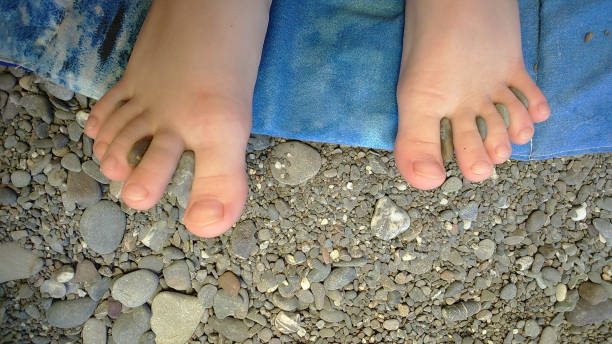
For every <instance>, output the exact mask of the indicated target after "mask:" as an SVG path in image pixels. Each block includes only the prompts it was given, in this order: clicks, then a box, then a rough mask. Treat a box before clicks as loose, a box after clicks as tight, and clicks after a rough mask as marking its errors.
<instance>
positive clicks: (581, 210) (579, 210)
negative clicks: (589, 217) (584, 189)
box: [572, 203, 586, 221]
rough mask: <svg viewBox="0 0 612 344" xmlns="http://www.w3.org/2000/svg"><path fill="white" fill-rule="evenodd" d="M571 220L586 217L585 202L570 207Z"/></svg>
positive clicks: (579, 219) (580, 219)
mask: <svg viewBox="0 0 612 344" xmlns="http://www.w3.org/2000/svg"><path fill="white" fill-rule="evenodd" d="M572 213H573V215H572V220H573V221H582V220H584V219H585V218H586V204H584V203H583V204H582V205H580V206H576V207H574V208H572Z"/></svg>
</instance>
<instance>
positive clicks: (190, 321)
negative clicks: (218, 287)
mask: <svg viewBox="0 0 612 344" xmlns="http://www.w3.org/2000/svg"><path fill="white" fill-rule="evenodd" d="M151 311H152V313H153V316H152V317H151V329H152V330H153V332H155V336H156V338H155V340H156V343H157V344H172V343H186V342H187V341H188V340H189V338H191V336H192V335H193V332H194V331H195V330H196V327H197V326H198V324H199V323H200V319H202V315H203V313H204V307H203V306H202V304H201V303H200V301H198V298H197V297H195V296H188V295H183V294H179V293H172V292H161V293H159V294H157V295H156V296H155V298H154V299H153V302H152V303H151ZM234 320H235V319H234ZM236 321H239V320H236ZM240 322H241V321H240ZM245 327H246V326H245ZM230 339H232V338H230ZM244 339H246V338H244ZM244 339H243V340H244Z"/></svg>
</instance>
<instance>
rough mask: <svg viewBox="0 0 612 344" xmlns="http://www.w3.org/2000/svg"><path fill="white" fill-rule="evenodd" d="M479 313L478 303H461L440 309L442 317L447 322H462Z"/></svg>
mask: <svg viewBox="0 0 612 344" xmlns="http://www.w3.org/2000/svg"><path fill="white" fill-rule="evenodd" d="M479 311H480V303H478V302H476V301H463V302H459V303H455V304H453V305H451V306H446V307H443V308H442V317H443V318H444V319H445V320H446V321H448V322H457V321H463V320H465V319H467V318H469V317H471V316H473V315H474V314H476V313H478V312H479Z"/></svg>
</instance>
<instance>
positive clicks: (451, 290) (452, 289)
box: [444, 281, 463, 297]
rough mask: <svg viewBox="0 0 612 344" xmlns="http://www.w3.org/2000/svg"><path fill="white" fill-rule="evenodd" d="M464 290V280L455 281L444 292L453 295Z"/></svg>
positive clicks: (449, 295)
mask: <svg viewBox="0 0 612 344" xmlns="http://www.w3.org/2000/svg"><path fill="white" fill-rule="evenodd" d="M462 290H463V282H461V281H454V282H452V283H451V284H450V285H449V286H448V287H447V288H446V291H445V292H444V296H445V297H453V296H455V295H457V294H459V293H460V292H461V291H462Z"/></svg>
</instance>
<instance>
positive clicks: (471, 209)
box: [459, 202, 478, 221]
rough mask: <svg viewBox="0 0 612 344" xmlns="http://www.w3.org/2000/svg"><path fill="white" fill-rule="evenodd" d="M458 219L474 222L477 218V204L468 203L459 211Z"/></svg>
mask: <svg viewBox="0 0 612 344" xmlns="http://www.w3.org/2000/svg"><path fill="white" fill-rule="evenodd" d="M459 217H460V218H461V219H462V220H464V221H476V218H478V203H476V202H469V203H468V204H467V205H466V206H465V207H463V208H461V210H459Z"/></svg>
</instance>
